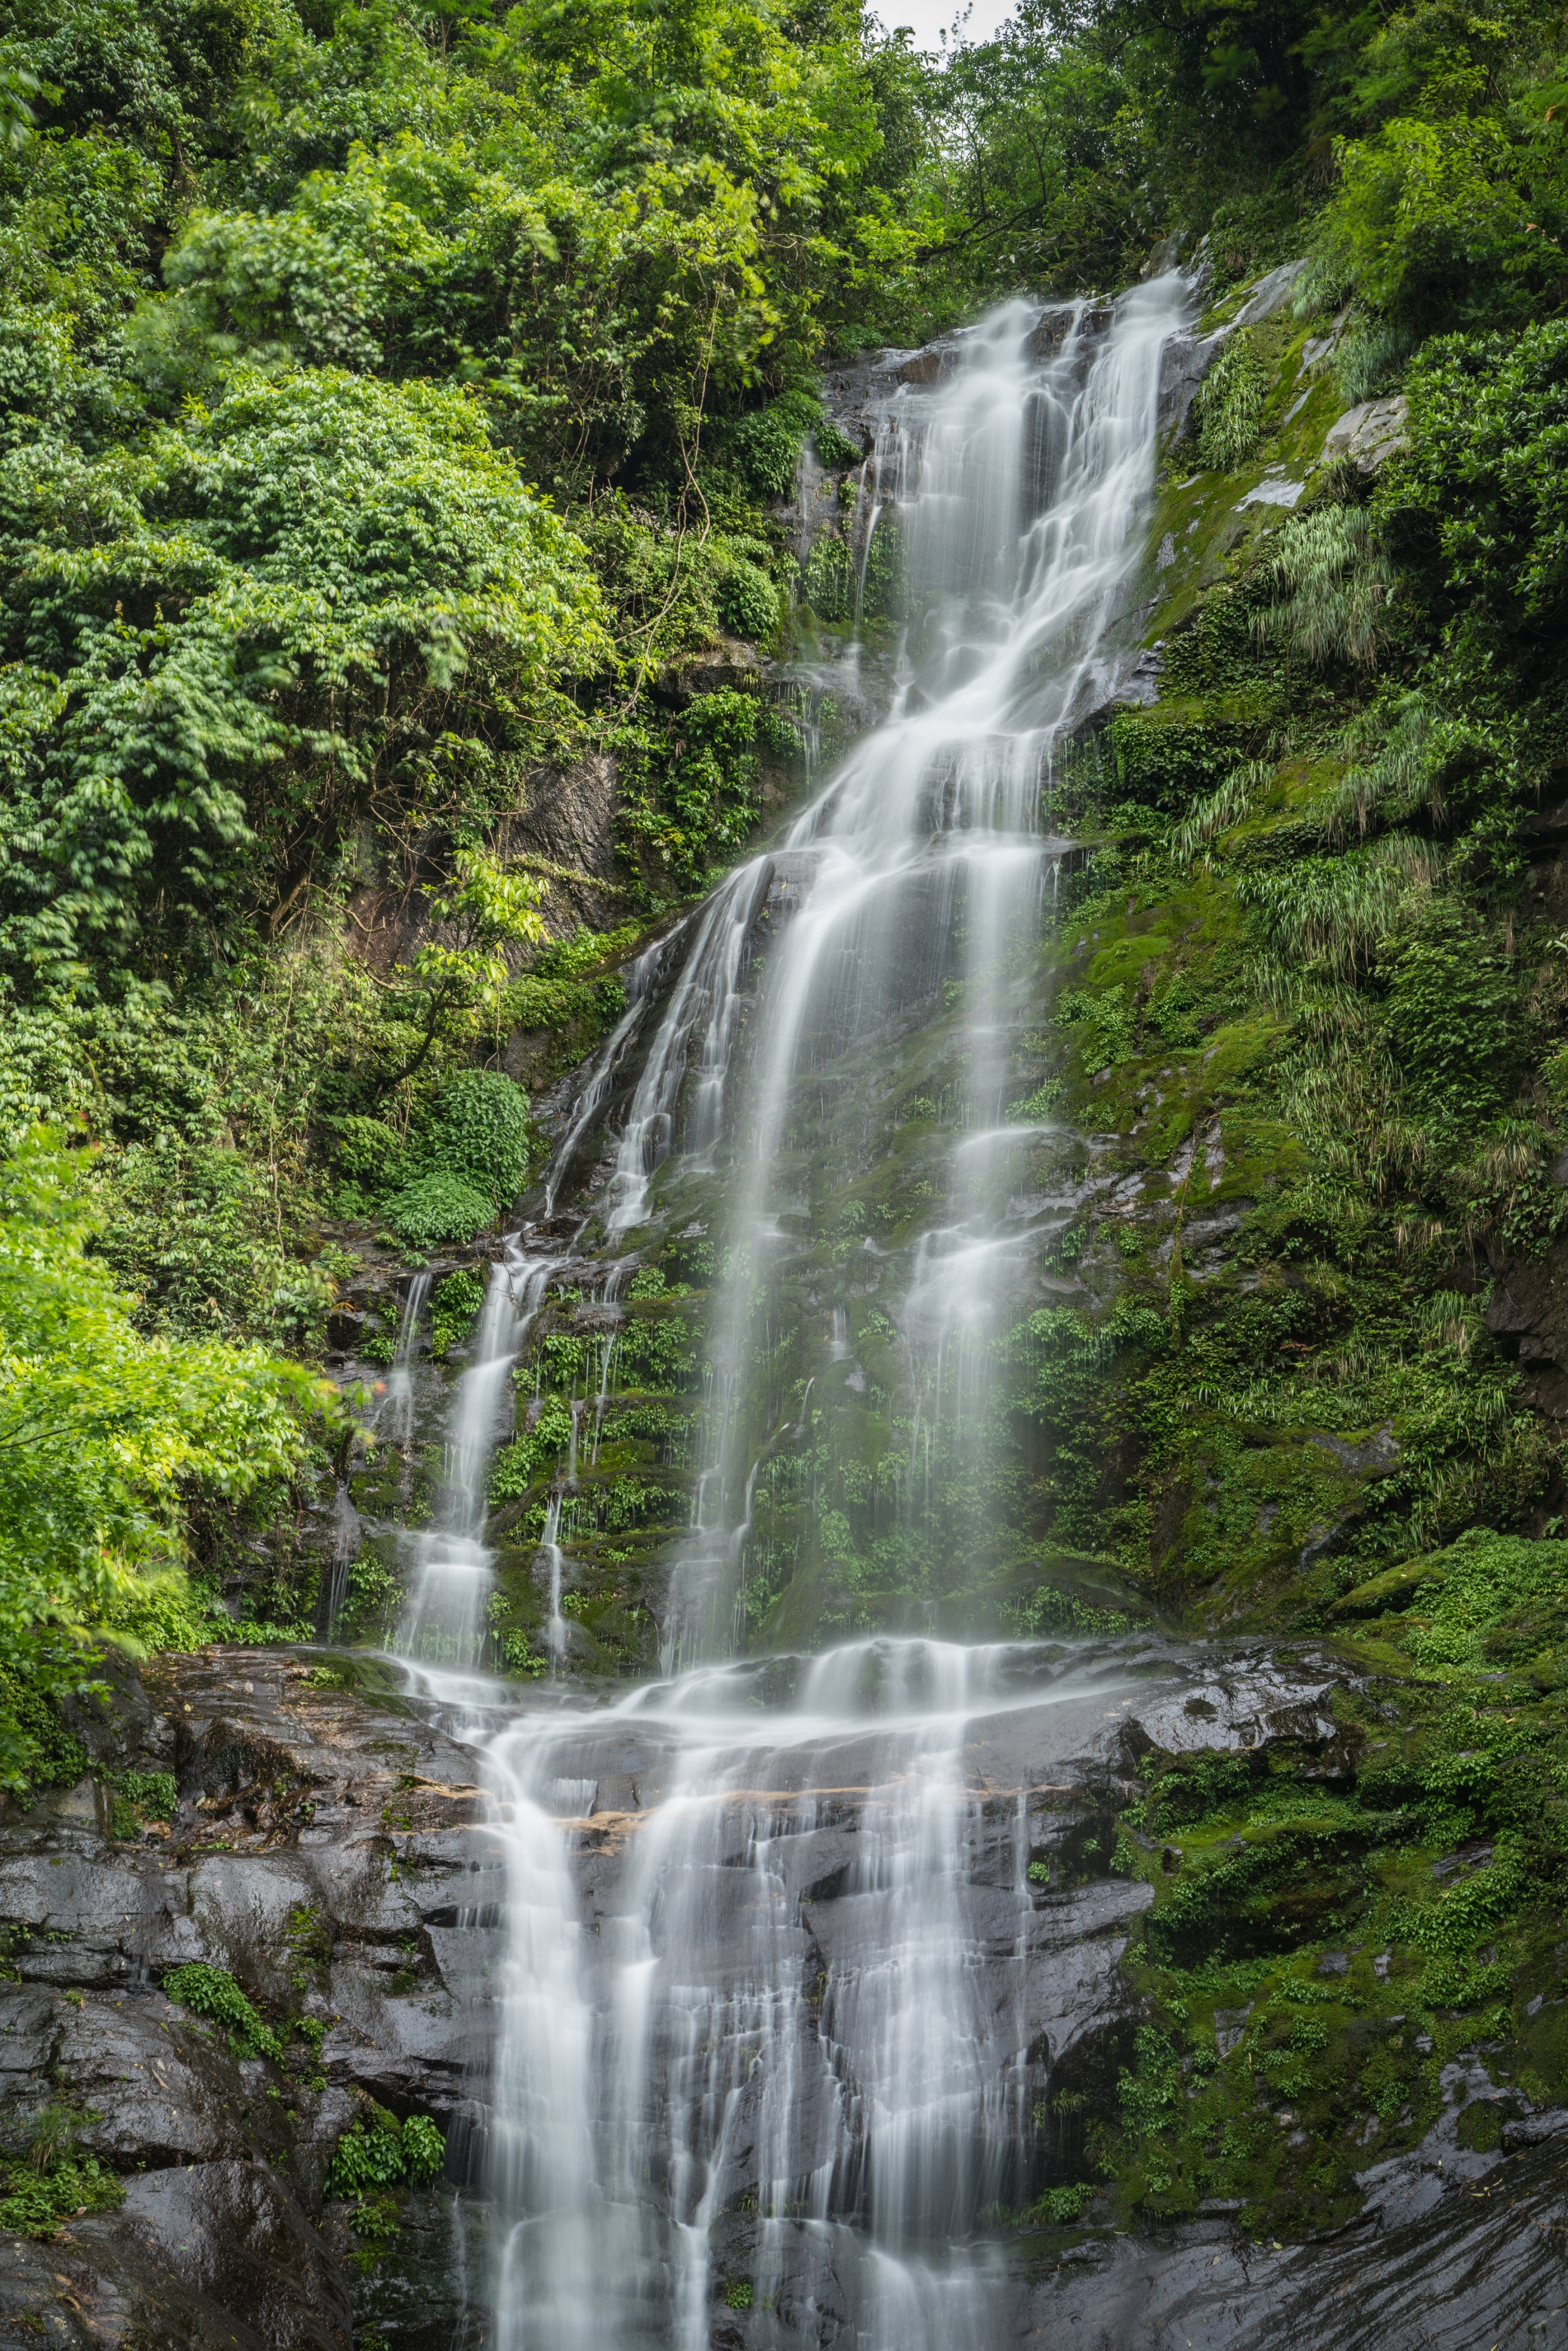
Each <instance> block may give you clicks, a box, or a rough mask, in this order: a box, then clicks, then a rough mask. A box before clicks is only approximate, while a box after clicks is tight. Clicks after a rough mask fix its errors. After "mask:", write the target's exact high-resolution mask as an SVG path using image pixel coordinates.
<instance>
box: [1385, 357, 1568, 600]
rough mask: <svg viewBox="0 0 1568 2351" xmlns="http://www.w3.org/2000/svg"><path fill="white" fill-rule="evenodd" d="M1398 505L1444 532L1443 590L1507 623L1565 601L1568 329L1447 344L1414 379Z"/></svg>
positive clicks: (1423, 361)
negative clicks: (1409, 444)
mask: <svg viewBox="0 0 1568 2351" xmlns="http://www.w3.org/2000/svg"><path fill="white" fill-rule="evenodd" d="M1409 388H1410V405H1411V421H1412V423H1413V426H1414V428H1415V433H1414V437H1415V452H1414V455H1413V456H1412V458H1411V459H1410V460H1409V461H1408V463H1407V464H1406V467H1405V468H1404V471H1403V475H1402V477H1401V479H1400V482H1399V484H1398V498H1399V502H1400V504H1401V505H1404V504H1406V503H1408V504H1409V505H1410V506H1412V507H1416V509H1418V510H1419V512H1420V513H1421V514H1422V515H1423V516H1424V517H1427V518H1429V524H1430V526H1431V527H1433V528H1435V529H1436V532H1437V538H1438V542H1439V545H1440V548H1441V556H1442V569H1443V574H1444V584H1445V586H1446V588H1447V589H1448V591H1449V592H1450V593H1456V594H1459V595H1464V594H1470V595H1475V596H1478V597H1479V599H1480V600H1481V601H1482V602H1483V604H1484V605H1486V606H1488V607H1490V609H1491V610H1492V611H1494V612H1495V613H1496V614H1497V616H1498V617H1499V618H1500V619H1503V620H1505V621H1510V620H1514V619H1528V620H1530V621H1544V620H1546V619H1547V618H1548V617H1549V616H1551V615H1552V614H1555V613H1557V612H1558V611H1560V610H1561V607H1562V605H1563V601H1564V598H1565V597H1568V325H1564V323H1563V321H1562V320H1561V319H1549V320H1545V321H1542V323H1540V324H1538V325H1531V326H1529V327H1526V328H1525V329H1524V331H1523V333H1522V334H1521V335H1520V336H1519V337H1518V338H1517V339H1513V338H1510V337H1504V336H1501V335H1490V336H1484V337H1482V336H1473V337H1472V336H1459V335H1453V336H1448V337H1446V338H1444V339H1443V340H1441V341H1438V342H1434V343H1431V344H1429V345H1428V346H1427V349H1426V350H1424V351H1423V352H1422V353H1421V354H1420V356H1419V358H1418V359H1417V360H1416V362H1415V364H1414V366H1413V367H1412V368H1411V371H1410V378H1409Z"/></svg>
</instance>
